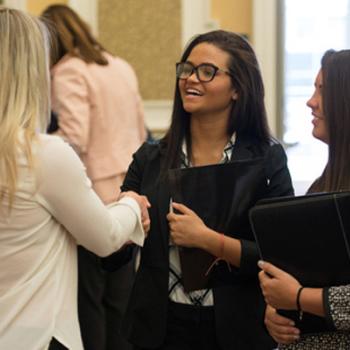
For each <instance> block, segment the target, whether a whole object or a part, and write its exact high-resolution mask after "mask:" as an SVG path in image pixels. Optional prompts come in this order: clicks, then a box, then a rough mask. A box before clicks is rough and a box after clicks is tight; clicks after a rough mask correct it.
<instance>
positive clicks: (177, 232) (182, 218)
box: [167, 203, 209, 248]
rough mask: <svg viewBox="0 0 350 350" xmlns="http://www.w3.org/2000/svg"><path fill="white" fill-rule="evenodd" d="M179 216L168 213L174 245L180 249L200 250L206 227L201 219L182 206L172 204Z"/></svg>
mask: <svg viewBox="0 0 350 350" xmlns="http://www.w3.org/2000/svg"><path fill="white" fill-rule="evenodd" d="M172 205H173V208H174V209H176V210H177V211H178V212H180V214H175V213H169V214H168V215H167V219H168V221H169V227H170V235H171V238H172V240H173V242H174V243H175V244H176V245H179V246H182V247H196V248H202V243H203V239H204V235H205V233H206V231H208V230H209V229H208V227H207V226H205V224H204V222H203V221H202V219H201V218H200V217H199V216H198V215H197V214H196V213H195V212H194V211H192V210H191V209H189V208H188V207H186V206H185V205H183V204H179V203H172Z"/></svg>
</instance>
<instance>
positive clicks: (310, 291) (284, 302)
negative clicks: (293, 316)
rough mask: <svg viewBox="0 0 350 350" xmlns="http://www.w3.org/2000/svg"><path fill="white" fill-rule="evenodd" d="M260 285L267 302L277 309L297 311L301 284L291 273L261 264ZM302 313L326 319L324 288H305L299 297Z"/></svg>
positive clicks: (270, 265) (264, 263)
mask: <svg viewBox="0 0 350 350" xmlns="http://www.w3.org/2000/svg"><path fill="white" fill-rule="evenodd" d="M259 267H260V268H261V269H262V271H261V272H260V273H259V279H260V285H261V289H262V292H263V295H264V298H265V300H266V302H267V303H268V304H269V305H271V306H273V307H274V308H276V309H285V310H297V309H298V307H297V294H298V290H299V288H300V287H301V285H300V283H299V282H298V281H297V280H296V279H295V278H294V277H293V276H292V275H290V274H289V273H287V272H284V271H283V270H281V269H279V268H277V267H276V266H274V265H272V264H270V263H267V262H262V261H260V262H259ZM299 302H300V308H301V310H302V311H306V312H308V313H311V314H314V315H317V316H321V317H324V316H325V311H324V306H323V290H322V288H304V289H303V290H302V291H301V293H300V297H299Z"/></svg>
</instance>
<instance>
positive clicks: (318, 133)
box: [312, 127, 328, 143]
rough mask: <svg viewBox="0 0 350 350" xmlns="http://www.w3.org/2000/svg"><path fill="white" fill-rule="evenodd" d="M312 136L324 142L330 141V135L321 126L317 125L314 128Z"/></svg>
mask: <svg viewBox="0 0 350 350" xmlns="http://www.w3.org/2000/svg"><path fill="white" fill-rule="evenodd" d="M312 136H313V137H314V138H315V139H318V140H320V141H322V142H324V143H328V136H327V133H326V132H325V130H320V128H317V127H315V128H313V130H312Z"/></svg>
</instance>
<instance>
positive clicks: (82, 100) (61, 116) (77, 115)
mask: <svg viewBox="0 0 350 350" xmlns="http://www.w3.org/2000/svg"><path fill="white" fill-rule="evenodd" d="M82 64H83V63H81V62H79V61H78V59H74V61H72V60H70V61H68V62H63V63H61V64H58V66H57V67H55V68H54V71H53V72H54V73H53V75H52V109H53V111H54V112H55V113H56V114H57V116H58V126H59V129H58V130H57V132H56V134H57V135H59V136H61V137H63V138H64V139H65V140H66V141H68V142H69V143H70V144H71V145H72V146H73V147H74V150H75V151H76V152H77V153H78V154H80V153H84V152H86V150H87V147H88V142H89V130H90V105H89V104H90V101H89V91H88V87H87V84H86V80H85V77H84V71H83V69H81V68H82V66H81V65H82Z"/></svg>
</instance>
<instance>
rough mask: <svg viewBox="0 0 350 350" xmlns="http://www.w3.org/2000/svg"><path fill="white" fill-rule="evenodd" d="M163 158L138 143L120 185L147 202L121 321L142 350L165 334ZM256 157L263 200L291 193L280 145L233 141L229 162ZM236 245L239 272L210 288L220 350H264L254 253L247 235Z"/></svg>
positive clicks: (268, 341) (266, 340)
mask: <svg viewBox="0 0 350 350" xmlns="http://www.w3.org/2000/svg"><path fill="white" fill-rule="evenodd" d="M164 156H165V149H164V146H162V144H161V143H160V144H147V143H145V144H143V145H142V146H141V147H140V149H139V150H138V151H137V152H136V153H135V154H134V157H133V162H132V163H131V165H130V167H129V170H128V172H127V174H126V178H125V181H124V184H123V186H122V191H127V190H133V191H135V192H137V193H140V194H144V195H146V196H147V197H148V199H149V201H150V202H151V204H152V207H151V208H150V218H151V229H150V232H149V236H148V238H147V239H146V240H145V245H144V247H143V248H142V253H141V262H140V267H139V270H138V272H137V274H136V279H135V283H134V286H133V290H132V292H131V295H130V298H129V303H128V307H127V311H126V314H125V317H124V322H123V332H124V334H125V336H126V338H127V339H129V341H130V342H131V343H132V344H134V345H137V346H139V347H144V348H157V347H159V346H161V345H162V343H163V341H164V337H165V333H166V323H167V322H166V320H167V305H168V278H169V229H168V222H167V220H166V215H167V213H168V211H169V200H170V194H169V187H168V185H167V181H166V180H165V179H160V177H159V175H160V167H161V162H162V159H164ZM257 157H260V158H261V157H263V158H264V159H265V161H264V163H265V166H264V168H265V172H266V178H267V183H269V185H268V187H267V189H266V193H265V194H264V195H263V197H265V198H266V197H275V196H284V195H292V194H293V187H292V184H291V178H290V174H289V171H288V168H287V161H286V160H287V159H286V155H285V152H284V150H283V148H282V146H281V145H280V144H279V143H277V142H276V141H274V140H271V143H270V145H266V146H260V147H258V146H257V145H255V144H253V143H251V142H249V141H246V140H239V139H238V140H237V142H236V145H235V148H234V151H233V155H232V160H242V159H254V158H257ZM226 234H227V233H226ZM241 243H242V258H241V266H240V268H239V269H232V271H231V272H229V271H228V269H226V271H227V275H226V276H225V278H224V280H225V283H224V284H221V286H218V287H215V288H214V289H213V293H214V309H215V320H216V331H217V337H218V341H219V344H220V346H221V347H222V349H223V350H226V349H227V350H228V349H240V350H244V349H247V350H250V349H256V350H258V349H259V350H263V349H269V350H270V349H272V348H273V347H274V345H275V344H274V342H273V340H272V338H271V337H270V336H269V335H268V333H267V332H266V329H265V327H264V322H263V319H264V312H265V303H264V300H263V297H262V294H261V291H260V287H259V283H258V278H257V273H258V268H257V261H258V259H259V255H258V252H257V248H256V245H255V243H254V238H253V235H252V233H251V232H248V234H246V237H244V239H241ZM221 279H222V276H221Z"/></svg>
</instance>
